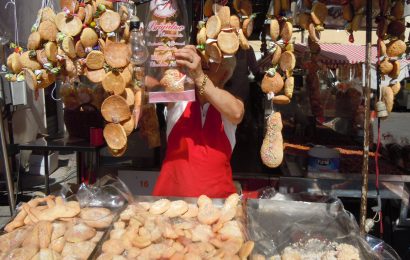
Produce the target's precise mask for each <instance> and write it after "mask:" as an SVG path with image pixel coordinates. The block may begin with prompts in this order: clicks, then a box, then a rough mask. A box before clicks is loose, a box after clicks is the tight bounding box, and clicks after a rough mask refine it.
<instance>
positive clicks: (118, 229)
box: [97, 194, 254, 260]
mask: <svg viewBox="0 0 410 260" xmlns="http://www.w3.org/2000/svg"><path fill="white" fill-rule="evenodd" d="M239 203H240V201H239V196H238V195H237V194H233V195H231V196H229V197H228V198H227V199H226V200H225V203H224V205H223V206H222V207H217V206H216V205H214V203H213V201H212V200H211V199H210V198H208V197H206V196H204V195H202V196H200V197H199V198H198V200H197V203H196V204H189V203H187V202H185V201H183V200H175V201H170V200H168V199H160V200H157V201H155V202H138V203H133V204H130V205H128V207H127V208H126V209H125V210H124V211H123V212H122V213H121V214H120V219H119V220H118V221H117V222H115V223H114V225H113V226H114V227H113V229H112V230H111V232H110V235H109V239H108V240H107V241H105V242H104V243H103V245H102V249H101V251H102V253H101V255H100V256H99V257H98V258H97V259H101V260H102V259H247V257H248V256H250V255H251V253H252V250H253V247H254V242H253V241H246V237H245V235H244V230H243V229H244V227H243V224H242V223H243V220H242V219H243V217H244V216H243V212H242V208H241V206H240V204H239Z"/></svg>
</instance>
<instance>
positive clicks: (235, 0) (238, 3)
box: [232, 0, 241, 13]
mask: <svg viewBox="0 0 410 260" xmlns="http://www.w3.org/2000/svg"><path fill="white" fill-rule="evenodd" d="M232 7H233V9H235V11H236V12H237V13H239V12H240V11H241V9H240V8H241V0H233V1H232Z"/></svg>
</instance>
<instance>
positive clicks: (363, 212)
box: [360, 1, 372, 235]
mask: <svg viewBox="0 0 410 260" xmlns="http://www.w3.org/2000/svg"><path fill="white" fill-rule="evenodd" d="M366 4H367V6H366V80H365V85H364V106H365V117H364V143H363V165H362V178H363V179H362V197H361V204H360V233H361V234H362V235H363V234H365V232H366V231H365V222H366V218H367V193H368V183H369V145H370V84H371V71H370V70H371V67H370V65H371V57H372V1H366Z"/></svg>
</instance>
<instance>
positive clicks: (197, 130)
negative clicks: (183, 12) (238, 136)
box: [153, 46, 244, 198]
mask: <svg viewBox="0 0 410 260" xmlns="http://www.w3.org/2000/svg"><path fill="white" fill-rule="evenodd" d="M175 57H176V62H177V64H178V65H179V66H181V67H184V68H186V69H187V71H188V73H189V76H190V77H191V78H192V79H193V80H194V82H195V86H196V97H197V98H196V101H194V102H176V103H173V104H170V105H168V110H167V115H166V118H167V137H168V146H167V151H166V154H165V159H164V162H163V165H162V169H161V173H160V176H159V178H158V181H157V183H156V186H155V188H154V193H153V195H155V196H177V197H198V196H200V195H202V194H204V195H207V196H209V197H212V198H224V197H227V196H228V195H230V194H232V193H235V192H236V189H235V186H234V184H233V181H232V169H231V165H230V159H231V154H232V150H233V148H234V146H235V131H236V126H237V125H238V124H239V123H240V122H241V121H242V118H243V114H244V103H243V101H242V100H241V99H240V98H238V97H235V96H233V95H232V94H230V93H229V92H228V91H226V90H224V89H223V88H224V84H225V83H226V82H227V81H228V80H229V78H230V77H231V76H232V73H233V70H234V68H235V57H233V58H228V59H224V61H223V62H222V63H221V64H211V66H210V67H209V71H207V73H204V70H203V69H202V65H201V58H200V56H199V55H198V54H197V52H196V49H195V47H194V46H186V47H184V48H182V49H179V50H177V51H176V52H175Z"/></svg>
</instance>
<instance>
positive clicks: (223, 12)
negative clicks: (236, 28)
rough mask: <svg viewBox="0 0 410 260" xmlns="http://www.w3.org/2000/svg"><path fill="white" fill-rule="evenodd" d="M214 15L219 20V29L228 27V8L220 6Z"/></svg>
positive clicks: (229, 13) (229, 12)
mask: <svg viewBox="0 0 410 260" xmlns="http://www.w3.org/2000/svg"><path fill="white" fill-rule="evenodd" d="M216 15H217V16H218V17H219V20H220V21H221V28H229V27H230V23H229V21H230V17H231V10H230V9H229V6H222V7H221V8H219V10H218V12H217V13H216Z"/></svg>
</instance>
